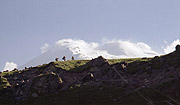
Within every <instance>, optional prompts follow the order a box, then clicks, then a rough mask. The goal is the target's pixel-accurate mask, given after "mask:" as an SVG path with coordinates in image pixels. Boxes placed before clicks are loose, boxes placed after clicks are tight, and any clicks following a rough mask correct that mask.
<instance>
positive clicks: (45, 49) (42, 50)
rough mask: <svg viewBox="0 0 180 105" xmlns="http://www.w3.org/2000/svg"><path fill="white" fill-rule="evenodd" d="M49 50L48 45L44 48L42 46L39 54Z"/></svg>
mask: <svg viewBox="0 0 180 105" xmlns="http://www.w3.org/2000/svg"><path fill="white" fill-rule="evenodd" d="M49 48H50V46H49V44H47V43H45V44H44V46H42V47H41V48H40V49H41V53H45V52H46V51H48V50H49Z"/></svg>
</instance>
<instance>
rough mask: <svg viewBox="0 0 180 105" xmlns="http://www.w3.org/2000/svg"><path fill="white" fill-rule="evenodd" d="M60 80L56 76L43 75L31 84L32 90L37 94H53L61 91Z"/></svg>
mask: <svg viewBox="0 0 180 105" xmlns="http://www.w3.org/2000/svg"><path fill="white" fill-rule="evenodd" d="M61 87H62V80H61V78H60V77H59V76H58V75H56V74H53V73H51V74H44V75H40V76H38V77H36V78H35V79H34V80H33V82H32V87H31V88H32V89H34V90H35V91H36V92H38V93H43V94H47V93H54V92H56V91H58V90H59V89H61Z"/></svg>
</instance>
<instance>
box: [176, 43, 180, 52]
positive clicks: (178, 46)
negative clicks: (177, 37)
mask: <svg viewBox="0 0 180 105" xmlns="http://www.w3.org/2000/svg"><path fill="white" fill-rule="evenodd" d="M176 51H178V52H180V45H179V44H178V45H177V46H176Z"/></svg>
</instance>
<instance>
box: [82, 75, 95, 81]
mask: <svg viewBox="0 0 180 105" xmlns="http://www.w3.org/2000/svg"><path fill="white" fill-rule="evenodd" d="M92 80H94V75H93V74H92V73H87V74H86V75H85V76H84V77H83V79H82V81H83V82H89V81H92Z"/></svg>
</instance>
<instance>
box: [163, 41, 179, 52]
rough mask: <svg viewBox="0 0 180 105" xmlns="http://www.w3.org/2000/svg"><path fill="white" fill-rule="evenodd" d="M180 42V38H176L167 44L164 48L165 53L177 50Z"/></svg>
mask: <svg viewBox="0 0 180 105" xmlns="http://www.w3.org/2000/svg"><path fill="white" fill-rule="evenodd" d="M178 44H180V41H179V39H177V40H174V41H173V42H172V43H171V44H170V45H168V46H166V48H164V53H165V54H168V53H170V52H173V51H174V50H175V47H176V45H178Z"/></svg>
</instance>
